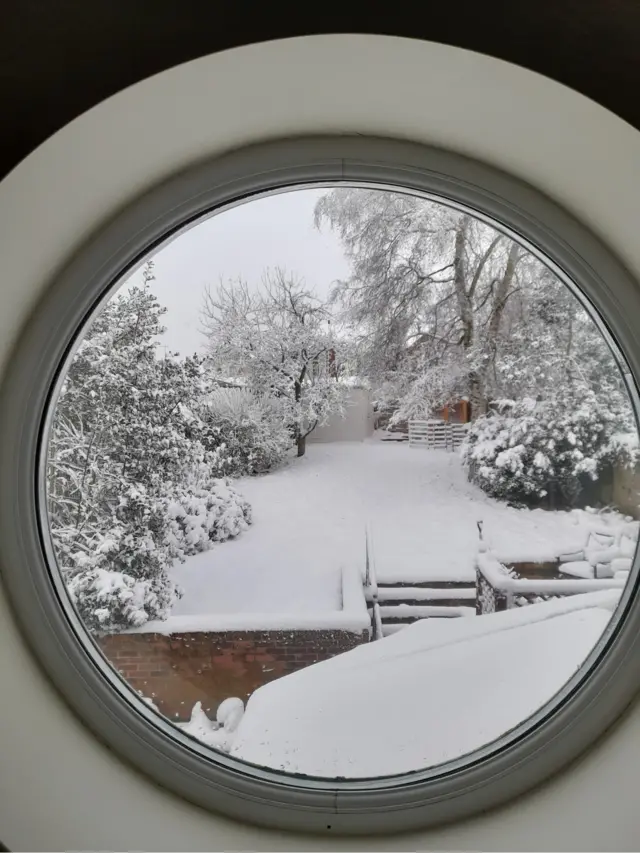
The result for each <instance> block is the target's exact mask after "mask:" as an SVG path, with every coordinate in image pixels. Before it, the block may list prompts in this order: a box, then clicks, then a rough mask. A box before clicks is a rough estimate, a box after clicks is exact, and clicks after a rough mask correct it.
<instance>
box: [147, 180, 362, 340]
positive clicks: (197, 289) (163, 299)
mask: <svg viewBox="0 0 640 853" xmlns="http://www.w3.org/2000/svg"><path fill="white" fill-rule="evenodd" d="M325 192H327V190H324V189H308V190H294V191H291V192H287V193H280V194H279V195H274V196H270V197H267V198H263V199H259V200H257V201H250V202H247V203H246V204H242V205H240V206H238V207H236V208H233V209H232V210H228V211H225V212H222V213H219V214H217V215H216V216H213V217H212V218H211V219H208V220H207V221H206V222H202V223H200V224H199V225H196V226H195V227H193V228H191V229H190V230H189V231H187V232H185V233H184V234H182V235H180V236H179V237H177V238H176V239H175V240H174V241H173V242H172V243H170V244H169V245H168V246H166V247H165V248H163V249H161V250H160V251H159V252H158V253H157V254H156V255H155V256H154V261H155V270H154V272H155V276H156V280H155V282H154V283H153V289H154V292H155V294H156V296H157V297H158V300H159V301H160V303H161V305H164V306H165V307H166V308H168V312H167V314H166V315H165V317H164V318H163V320H164V325H165V326H166V327H167V332H166V334H165V335H163V341H162V343H163V344H164V345H165V346H167V347H169V349H171V350H177V351H178V352H179V353H180V354H181V355H189V354H190V353H193V352H195V351H197V350H198V349H199V348H200V347H201V346H202V343H203V337H202V335H201V334H200V332H199V316H198V315H199V310H200V306H201V304H202V296H203V291H204V289H205V286H206V285H208V284H209V285H212V286H213V287H215V286H217V284H218V283H219V281H220V279H221V278H222V279H235V278H238V277H240V278H242V279H244V280H245V281H247V283H248V284H249V285H250V286H252V287H258V286H259V284H260V280H261V277H262V273H263V271H264V270H265V268H267V267H272V268H273V267H276V266H282V267H285V268H286V269H287V270H288V271H289V272H292V273H297V274H298V275H300V276H302V277H303V278H304V280H305V282H306V284H307V286H308V287H309V288H310V289H312V290H314V291H315V292H316V293H317V295H318V296H326V295H327V294H328V292H329V290H330V289H331V286H332V284H333V282H334V281H336V279H339V278H345V277H346V276H347V275H348V272H349V267H348V265H347V263H346V261H345V259H344V256H343V253H342V248H341V245H340V242H339V240H338V238H337V237H336V235H335V234H334V233H333V232H332V231H330V230H329V229H328V228H324V229H323V230H322V232H320V231H318V230H317V229H316V228H315V227H314V224H313V208H314V205H315V203H316V201H317V200H318V198H320V196H321V195H323V194H324V193H325ZM132 278H133V280H135V281H140V273H139V272H138V273H136V274H135V275H134V276H133V277H132Z"/></svg>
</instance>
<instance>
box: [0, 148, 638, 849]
mask: <svg viewBox="0 0 640 853" xmlns="http://www.w3.org/2000/svg"><path fill="white" fill-rule="evenodd" d="M639 308H640V289H639V288H638V287H637V285H636V283H635V282H634V281H632V280H631V279H630V278H629V276H628V274H627V273H626V271H625V270H624V269H623V268H622V266H621V265H620V264H618V263H617V261H616V260H615V258H613V257H612V256H611V255H610V254H609V252H608V251H607V250H606V248H605V247H603V246H602V245H601V244H600V243H599V242H598V240H597V239H596V238H595V237H593V236H592V235H591V234H589V233H588V232H587V231H586V230H585V229H583V228H582V227H581V226H580V225H579V224H578V223H577V222H575V221H574V220H573V219H571V218H570V217H569V216H568V215H567V214H565V213H564V212H563V211H561V210H559V209H558V208H556V207H555V205H553V204H552V203H551V202H550V201H549V200H547V199H545V198H543V197H541V196H539V195H538V194H537V193H535V192H534V191H533V190H531V189H530V188H528V187H524V186H522V185H520V184H518V183H517V182H514V181H512V180H511V179H510V178H508V177H506V176H505V175H502V174H500V173H498V172H494V171H493V170H490V169H488V168H486V167H484V166H480V165H479V164H476V163H473V162H470V161H467V160H465V159H463V158H459V157H457V156H453V155H451V154H447V153H444V152H440V151H435V150H428V149H424V148H417V147H413V146H410V145H405V144H396V143H392V142H387V141H382V140H362V139H360V140H351V139H340V140H338V139H333V140H331V139H327V140H300V141H297V142H293V141H291V142H288V143H284V144H272V145H268V146H262V147H260V148H259V149H255V150H248V151H244V152H239V153H237V154H235V155H232V156H228V157H227V158H224V159H222V160H220V161H217V162H215V163H211V164H206V165H204V166H198V167H197V168H194V169H192V170H190V171H189V172H186V173H185V174H183V175H180V176H178V177H176V178H174V179H172V180H170V181H168V182H167V183H166V184H165V185H163V186H161V187H159V188H157V189H156V190H154V191H152V192H150V193H148V194H147V195H146V196H145V197H144V198H142V199H140V200H138V201H137V202H136V203H135V204H133V205H132V206H131V207H130V208H129V209H128V210H127V211H125V212H124V213H123V214H122V215H120V216H119V217H117V218H116V219H115V220H114V222H113V223H111V224H110V225H109V226H107V227H106V228H105V229H104V231H103V232H102V233H101V234H99V235H97V236H96V238H95V239H94V240H93V241H92V242H91V243H90V245H88V246H86V247H84V248H83V249H82V250H81V251H80V252H79V254H78V256H77V257H76V258H75V259H74V260H73V261H72V262H71V263H70V265H69V266H68V268H67V269H66V270H65V271H64V272H63V273H62V274H61V275H60V276H58V278H57V279H56V281H55V282H54V283H53V284H52V286H51V288H50V289H49V291H48V293H47V294H46V296H45V299H44V300H43V303H42V305H41V306H40V308H39V309H38V311H37V312H36V313H35V314H34V317H33V319H32V321H31V323H30V325H29V327H28V328H27V329H26V330H25V332H24V335H23V337H22V340H21V343H20V345H19V347H18V350H17V353H16V357H15V360H14V368H13V369H12V371H11V374H10V375H9V377H8V379H7V382H6V383H5V386H4V388H3V394H4V396H3V400H2V425H1V426H2V454H3V457H2V460H1V461H2V465H1V469H0V470H1V471H2V501H3V505H2V513H1V517H2V539H1V540H0V541H2V549H3V563H4V569H5V570H6V572H7V579H8V583H9V587H10V590H11V593H12V598H13V601H14V604H15V607H16V610H17V612H18V615H19V617H20V619H21V620H22V624H23V626H24V629H25V635H26V637H27V639H28V640H29V641H30V642H31V643H32V644H33V646H34V649H35V651H36V653H37V655H38V656H39V658H40V660H41V661H42V662H43V664H44V665H45V666H46V667H47V670H48V671H49V672H50V674H51V677H52V678H53V680H54V681H55V682H56V684H57V685H58V686H59V687H60V689H61V690H62V691H63V693H64V694H65V695H66V697H67V698H68V700H69V701H70V702H71V703H72V704H73V705H74V706H75V707H76V709H77V710H78V711H79V713H81V714H82V716H83V717H84V719H85V720H86V721H87V723H88V724H89V725H91V726H92V727H93V728H94V730H95V731H96V732H97V733H98V734H99V735H100V736H101V737H102V738H104V740H105V741H107V742H108V743H109V745H112V746H114V747H115V748H116V749H118V750H119V751H120V752H121V753H122V754H123V756H124V757H125V758H127V759H129V760H131V761H133V762H134V763H135V764H137V765H138V766H139V767H141V768H142V769H143V770H145V771H146V772H148V773H150V774H152V775H153V776H154V778H155V779H156V780H157V781H158V782H160V783H161V784H164V785H166V786H169V787H171V788H173V789H174V790H177V791H178V792H180V793H182V794H183V795H185V796H187V797H189V798H191V799H193V800H195V801H196V802H198V803H200V804H203V805H205V806H208V807H214V808H221V809H223V810H226V811H228V812H230V813H232V814H236V815H242V817H243V818H244V819H247V818H248V819H250V820H256V821H259V822H267V823H275V824H278V825H287V826H292V827H299V828H307V829H310V828H311V829H316V830H330V831H337V832H340V831H360V830H362V831H371V830H372V829H375V830H378V831H380V830H395V829H399V828H403V827H404V828H406V827H409V826H414V825H422V824H425V823H429V822H434V821H441V820H446V819H450V818H452V817H457V816H459V815H461V814H465V813H470V812H472V811H476V810H479V809H482V808H486V807H487V806H488V805H491V804H493V803H497V802H499V801H500V800H501V799H504V798H506V797H508V796H511V795H514V794H515V793H518V792H519V791H522V790H524V789H525V788H526V787H529V786H530V785H533V784H535V783H536V782H537V781H540V780H541V779H543V778H545V777H546V776H548V774H549V773H550V772H551V771H552V770H554V769H555V768H557V767H559V766H561V765H562V764H563V763H564V762H566V761H568V760H570V759H571V758H572V757H574V756H575V755H576V754H578V752H579V751H580V750H581V749H583V748H585V747H586V746H587V745H588V743H589V742H590V740H591V739H592V738H593V737H595V736H596V735H597V734H599V733H600V731H601V730H602V728H603V727H604V726H606V725H607V724H608V723H610V722H611V721H612V720H613V719H614V718H615V716H616V715H617V714H618V713H620V711H621V710H622V709H623V708H624V707H625V705H626V703H627V702H628V701H629V700H630V698H631V697H632V696H633V693H634V691H635V687H636V685H635V681H634V678H633V677H632V676H631V677H630V675H629V673H632V672H633V667H634V666H635V664H636V662H637V657H638V654H640V652H639V651H638V649H637V648H636V646H637V639H636V638H637V625H636V623H637V622H638V620H639V619H640V616H639V611H638V604H637V602H636V601H635V599H634V588H635V586H636V575H637V566H636V565H635V555H636V549H637V543H638V536H639V531H640V522H639V521H638V519H639V518H640V501H639V499H638V491H639V489H640V466H639V464H638V462H639V460H640V448H639V442H638V429H637V406H636V390H635V389H636V379H637V376H638V375H639V370H638V365H639V364H640V353H639V352H638V345H637V343H636V342H635V340H634V336H633V333H632V329H631V328H630V326H629V317H632V316H634V312H635V311H637V310H638V309H639Z"/></svg>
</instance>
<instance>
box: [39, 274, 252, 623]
mask: <svg viewBox="0 0 640 853" xmlns="http://www.w3.org/2000/svg"><path fill="white" fill-rule="evenodd" d="M152 278H153V276H152V274H151V267H150V266H149V267H148V268H147V270H146V271H145V281H144V286H143V287H130V288H128V289H126V290H125V291H124V292H123V293H121V294H119V295H118V296H117V297H116V298H115V299H112V300H110V301H109V302H108V303H107V305H106V306H105V308H104V309H103V311H102V312H101V313H100V314H99V315H98V316H97V317H96V319H95V321H94V322H93V324H92V326H91V327H90V329H89V330H88V333H87V335H86V337H85V338H84V340H83V341H82V343H81V345H80V347H79V348H78V350H77V353H76V355H75V357H74V359H73V361H72V362H71V364H70V366H69V369H68V372H67V375H66V377H65V382H64V385H63V387H62V391H61V393H60V397H59V399H58V402H57V405H56V408H55V412H54V417H53V423H52V428H51V434H50V439H49V446H48V457H47V501H48V509H49V522H50V531H51V537H52V541H53V545H54V548H55V552H56V557H57V561H58V565H59V567H60V570H61V572H62V575H63V578H64V579H65V581H66V583H67V586H68V588H69V591H70V594H71V596H72V598H73V599H74V601H75V603H76V607H77V608H78V610H79V612H80V614H81V615H82V617H83V619H84V620H85V623H86V624H87V626H88V627H89V628H90V629H91V630H97V631H98V630H99V631H117V630H126V629H127V628H128V627H131V626H137V625H140V624H142V623H143V622H145V621H147V620H148V619H163V618H165V617H166V616H167V615H168V613H169V609H170V607H171V604H172V602H173V601H174V600H175V598H176V596H177V595H178V590H177V589H176V587H175V585H174V583H173V582H172V581H171V579H170V576H169V571H168V570H169V567H170V566H171V564H172V562H173V560H174V559H175V558H176V556H178V557H180V556H183V555H184V554H185V553H195V550H198V549H197V548H195V543H191V544H189V547H188V548H186V547H185V542H183V541H182V540H184V538H185V536H184V535H183V534H179V535H177V534H176V532H175V531H174V530H173V528H174V527H176V525H177V527H178V528H180V524H179V523H178V522H177V521H176V513H175V512H172V511H170V507H172V506H173V505H174V504H175V503H176V500H177V501H178V502H180V501H182V503H183V504H184V506H183V508H182V510H181V517H182V518H183V519H185V522H184V525H183V526H184V532H188V533H189V535H190V536H191V538H193V535H195V534H194V533H193V531H191V530H190V525H191V526H193V528H194V530H195V525H193V524H192V521H191V519H192V518H196V517H199V525H200V526H199V530H200V533H199V536H200V537H201V539H203V540H204V539H208V541H223V540H224V539H225V538H228V536H230V535H237V533H238V532H239V531H240V530H241V529H243V527H242V525H243V524H244V525H245V526H246V522H247V518H248V516H249V509H248V506H246V502H243V500H242V498H240V497H239V496H238V495H236V494H235V493H232V491H230V490H228V489H226V486H224V485H220V484H216V483H211V481H212V477H213V476H215V472H216V471H217V470H218V469H219V468H221V467H224V464H226V462H225V460H226V458H227V455H226V453H225V451H224V448H222V447H213V448H207V447H205V444H204V442H203V434H205V433H206V429H207V427H206V424H205V423H204V422H203V420H202V418H201V417H200V415H199V411H200V409H201V406H202V401H203V400H204V399H205V398H206V395H207V393H208V392H209V390H210V388H209V383H208V379H207V375H206V371H205V369H204V364H203V360H202V359H200V358H198V357H196V356H194V357H191V358H186V359H183V360H180V359H178V358H177V357H175V355H172V354H167V355H166V356H164V357H159V356H158V352H157V347H158V336H159V335H161V334H162V332H163V331H164V330H163V327H162V325H161V323H160V320H161V317H162V315H163V314H164V313H165V309H163V308H162V307H161V306H160V305H159V303H158V302H157V300H156V299H155V297H154V296H153V294H152V293H151V291H150V288H149V282H150V280H151V279H152ZM212 472H213V473H212ZM208 487H210V491H211V493H210V494H209V491H208ZM186 519H189V521H186ZM184 532H183V533H184ZM189 548H191V549H192V550H189Z"/></svg>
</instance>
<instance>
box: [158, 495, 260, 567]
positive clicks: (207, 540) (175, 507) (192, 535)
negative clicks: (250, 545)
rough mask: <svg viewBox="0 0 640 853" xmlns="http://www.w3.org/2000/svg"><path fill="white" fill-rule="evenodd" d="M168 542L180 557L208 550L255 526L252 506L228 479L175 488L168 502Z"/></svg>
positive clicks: (166, 537) (166, 538) (166, 539)
mask: <svg viewBox="0 0 640 853" xmlns="http://www.w3.org/2000/svg"><path fill="white" fill-rule="evenodd" d="M167 515H168V519H169V521H168V525H167V527H168V530H167V533H166V536H165V541H166V542H167V543H168V544H169V545H170V546H171V548H172V550H173V551H174V553H175V555H176V556H177V557H179V558H184V557H189V556H192V555H193V554H197V553H200V552H201V551H208V550H209V548H211V547H212V545H213V544H214V543H215V542H224V541H225V540H226V539H233V538H234V537H236V536H238V535H239V534H240V533H242V531H243V530H246V529H247V527H248V526H249V524H251V506H250V504H249V502H248V501H247V500H245V499H244V498H243V497H242V495H240V494H239V493H238V492H237V491H236V490H235V489H234V488H233V487H232V486H231V485H230V484H229V482H228V481H227V480H213V481H212V482H211V483H208V484H207V485H206V486H205V487H200V488H179V489H175V490H174V492H173V494H172V496H171V498H170V499H169V500H168V502H167Z"/></svg>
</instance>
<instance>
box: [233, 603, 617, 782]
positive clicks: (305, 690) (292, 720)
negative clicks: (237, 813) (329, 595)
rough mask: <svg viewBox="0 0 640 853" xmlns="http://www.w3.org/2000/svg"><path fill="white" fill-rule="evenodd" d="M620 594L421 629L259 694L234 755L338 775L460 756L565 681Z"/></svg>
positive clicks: (377, 772) (428, 623)
mask: <svg viewBox="0 0 640 853" xmlns="http://www.w3.org/2000/svg"><path fill="white" fill-rule="evenodd" d="M618 598H619V593H618V592H617V591H614V590H612V591H607V592H598V593H590V594H587V595H581V596H572V597H569V598H566V599H564V600H562V599H560V600H556V601H550V602H547V603H544V604H536V605H533V606H530V607H525V608H523V609H521V610H511V611H507V612H503V613H496V614H492V615H490V616H483V617H479V618H477V619H431V620H425V621H423V622H418V623H416V624H414V625H412V626H410V627H408V628H407V629H405V630H402V631H399V632H398V633H396V634H394V635H392V636H390V637H388V638H386V639H384V640H381V641H378V642H374V643H371V644H367V645H363V646H360V647H358V648H357V649H354V650H353V651H351V652H347V653H345V654H343V655H340V656H338V657H336V658H333V659H332V660H329V661H325V662H323V663H320V664H316V665H314V666H311V667H309V668H307V669H305V670H302V671H300V672H297V673H294V674H293V675H289V676H286V677H285V678H282V679H280V680H278V681H274V682H271V683H270V684H267V685H265V686H264V687H261V688H260V689H259V690H257V691H256V692H255V693H254V694H253V695H252V697H251V698H250V700H249V702H248V704H247V708H246V711H245V714H244V716H243V718H242V721H241V723H240V725H239V727H238V730H237V732H236V736H235V739H234V742H233V746H232V748H231V754H232V755H234V756H235V757H237V758H240V759H244V760H245V761H250V762H252V763H254V764H258V765H262V766H267V767H273V768H277V769H280V770H285V771H287V772H289V773H303V774H309V775H316V776H324V777H331V778H335V777H340V776H343V777H367V776H382V775H391V774H394V773H402V772H407V771H411V770H418V769H424V768H426V767H431V766H434V765H437V764H440V763H442V762H444V761H448V760H451V759H454V758H457V757H460V756H462V755H465V754H467V753H469V752H471V751H472V750H474V749H477V748H479V747H481V746H483V745H486V744H488V743H490V742H491V741H492V740H494V739H496V738H497V737H499V736H501V735H503V734H505V733H506V732H507V731H508V730H510V729H512V728H513V727H515V726H517V725H518V724H520V723H522V722H523V721H524V720H525V719H526V718H527V717H529V716H530V715H531V714H533V713H534V712H536V711H537V710H538V709H539V708H540V707H541V706H542V705H543V704H545V703H546V702H547V701H549V700H550V699H551V698H552V697H553V696H554V694H555V693H557V691H558V690H560V689H561V688H562V687H563V686H564V685H565V683H566V682H567V681H568V679H569V678H570V677H571V676H572V675H573V674H574V673H575V672H576V670H577V669H578V668H579V667H580V665H581V664H582V662H583V661H584V660H585V658H586V657H587V655H588V654H589V652H590V651H591V650H592V648H593V646H594V644H595V643H596V642H597V640H598V639H599V637H600V636H601V634H602V632H603V630H604V629H605V627H606V625H607V623H608V621H609V619H610V617H611V613H612V611H613V609H614V608H615V605H616V602H617V601H618Z"/></svg>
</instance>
